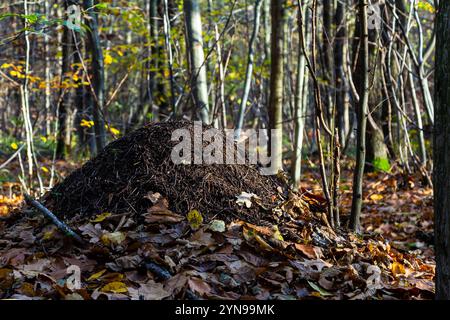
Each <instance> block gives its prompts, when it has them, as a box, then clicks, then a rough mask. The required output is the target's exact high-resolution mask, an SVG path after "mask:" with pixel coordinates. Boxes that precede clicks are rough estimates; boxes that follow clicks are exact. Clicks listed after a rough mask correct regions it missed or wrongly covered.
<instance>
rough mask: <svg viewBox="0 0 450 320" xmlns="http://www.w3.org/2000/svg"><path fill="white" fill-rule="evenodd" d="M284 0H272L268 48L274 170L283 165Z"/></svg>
mask: <svg viewBox="0 0 450 320" xmlns="http://www.w3.org/2000/svg"><path fill="white" fill-rule="evenodd" d="M284 6H285V0H282V1H281V0H272V2H271V16H272V35H271V42H272V46H271V49H270V55H271V58H270V60H271V65H270V98H269V124H270V126H269V127H270V129H271V130H275V131H273V133H272V134H270V133H269V136H270V137H271V139H270V145H271V150H273V151H274V153H275V154H274V153H271V157H272V168H273V170H274V171H275V172H277V171H278V170H281V169H282V167H283V163H282V154H283V130H282V129H283V122H282V121H283V79H284V71H283V60H284V59H283V58H284V57H283V44H284V35H283V33H284V20H285V8H284Z"/></svg>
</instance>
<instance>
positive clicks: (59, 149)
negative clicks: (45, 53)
mask: <svg viewBox="0 0 450 320" xmlns="http://www.w3.org/2000/svg"><path fill="white" fill-rule="evenodd" d="M72 4H73V3H72V1H65V2H64V8H65V10H67V8H68V7H69V6H70V5H72ZM73 52H74V44H73V37H72V30H71V29H69V27H67V26H64V33H63V37H62V66H61V78H60V79H61V80H60V90H59V96H60V98H59V106H58V107H59V110H58V132H57V143H56V158H57V159H64V158H65V157H66V155H67V154H68V152H69V150H70V141H68V139H67V137H68V133H67V130H68V121H69V118H70V117H69V108H70V98H71V89H70V87H67V86H66V85H65V84H64V83H65V82H67V83H69V82H70V81H71V76H72V73H71V65H72V62H73Z"/></svg>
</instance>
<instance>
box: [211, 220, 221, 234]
mask: <svg viewBox="0 0 450 320" xmlns="http://www.w3.org/2000/svg"><path fill="white" fill-rule="evenodd" d="M209 229H210V230H212V231H215V232H225V222H224V221H223V220H213V221H211V223H210V225H209Z"/></svg>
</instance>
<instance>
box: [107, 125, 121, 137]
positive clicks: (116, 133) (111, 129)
mask: <svg viewBox="0 0 450 320" xmlns="http://www.w3.org/2000/svg"><path fill="white" fill-rule="evenodd" d="M109 131H110V132H111V133H112V134H113V135H115V136H117V135H119V134H120V131H119V130H117V129H116V128H113V127H109Z"/></svg>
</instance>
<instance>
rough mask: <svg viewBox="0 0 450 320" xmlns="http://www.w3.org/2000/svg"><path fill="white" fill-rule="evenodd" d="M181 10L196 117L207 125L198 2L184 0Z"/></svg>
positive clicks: (206, 102) (206, 103) (197, 0)
mask: <svg viewBox="0 0 450 320" xmlns="http://www.w3.org/2000/svg"><path fill="white" fill-rule="evenodd" d="M183 8H184V14H185V22H186V36H187V46H188V49H189V58H190V69H191V70H190V72H191V76H190V77H191V86H192V92H193V95H194V103H195V111H196V117H197V118H199V119H200V120H201V121H203V122H204V123H209V107H208V87H207V81H206V64H205V54H204V52H203V37H202V21H201V14H200V7H199V0H185V1H184V4H183Z"/></svg>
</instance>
